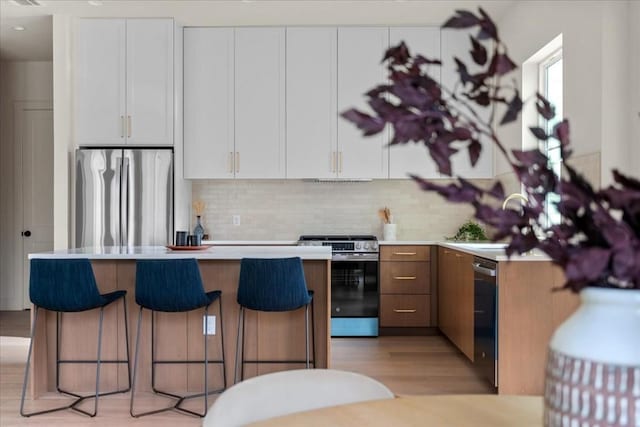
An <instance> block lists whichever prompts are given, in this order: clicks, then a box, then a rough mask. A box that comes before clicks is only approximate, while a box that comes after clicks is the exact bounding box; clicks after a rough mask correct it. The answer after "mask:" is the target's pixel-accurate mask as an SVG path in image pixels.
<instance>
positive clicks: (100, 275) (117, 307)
mask: <svg viewBox="0 0 640 427" xmlns="http://www.w3.org/2000/svg"><path fill="white" fill-rule="evenodd" d="M287 257H300V258H301V259H302V260H303V267H304V272H305V278H306V281H307V286H308V288H309V290H313V291H314V318H313V325H314V328H315V341H316V357H317V360H316V367H318V368H327V367H329V360H330V345H329V336H330V334H329V315H330V311H329V310H330V309H329V307H330V298H331V295H330V293H331V286H330V278H331V249H330V248H328V247H297V246H220V247H217V246H213V247H210V248H208V249H206V250H198V251H196V250H188V251H183V250H180V251H172V250H169V249H167V248H165V247H162V246H148V247H100V248H79V249H68V250H58V251H52V252H44V253H37V254H30V255H29V258H30V259H33V258H49V259H51V258H53V259H64V258H88V259H90V260H91V263H92V266H93V270H94V273H95V276H96V281H97V284H98V287H99V289H100V292H101V293H106V292H112V291H115V290H126V291H127V297H126V304H127V311H128V329H129V349H130V359H131V364H132V363H133V354H134V351H135V348H134V343H135V338H136V337H135V333H136V323H137V319H138V310H139V306H138V305H137V304H136V303H135V271H136V263H135V261H136V259H172V258H174V259H175V258H196V259H197V260H198V264H199V266H200V272H201V275H202V280H203V283H204V288H205V291H212V290H221V291H222V312H223V325H224V353H225V358H226V372H225V375H226V378H227V384H228V385H229V386H230V385H231V384H232V383H233V372H234V362H235V351H236V334H237V331H238V312H239V307H238V304H237V302H236V295H237V287H238V278H239V273H240V260H241V259H242V258H287ZM121 304H122V303H121V302H118V303H117V304H112V305H110V306H108V307H107V308H106V309H105V317H104V321H105V326H104V332H103V359H123V358H124V357H125V356H126V347H125V346H124V344H123V340H122V339H121V337H122V334H124V333H125V327H124V322H123V317H122V305H121ZM43 314H44V315H43ZM209 314H216V315H217V304H213V305H212V306H211V309H210V313H209ZM150 316H151V312H150V311H148V310H145V311H144V315H143V323H142V329H141V330H142V335H141V339H140V354H139V363H140V368H139V371H138V378H137V384H139V388H138V389H139V390H149V389H150V384H151V343H150V337H151V322H150V319H151V317H150ZM303 319H304V309H300V310H296V311H294V312H284V313H261V312H253V311H250V310H249V311H247V316H246V331H245V332H246V337H247V338H246V348H245V354H246V357H247V358H248V359H256V358H257V359H268V360H278V359H292V358H293V359H297V360H302V359H304V354H305V352H304V321H303ZM38 323H39V324H38V329H37V334H36V336H35V337H34V343H33V359H32V369H33V370H32V374H31V375H30V380H31V387H32V393H33V396H35V397H37V396H39V395H41V394H43V393H46V392H49V391H54V390H55V384H56V377H55V375H56V366H55V361H56V348H55V342H56V341H55V334H56V316H55V313H53V312H47V311H44V312H42V313H41V314H40V316H39V318H38ZM216 323H217V325H216V326H217V327H219V323H218V322H216ZM216 329H217V328H216ZM97 331H98V315H97V312H93V311H90V312H81V313H65V314H64V315H63V318H62V322H61V334H62V339H63V344H62V346H61V347H62V348H61V350H60V351H61V357H63V358H74V359H94V358H95V352H96V348H97V335H98V334H97ZM156 333H157V335H156V346H157V348H156V351H157V357H158V358H160V359H185V358H189V359H202V357H203V350H204V349H203V339H202V336H203V311H202V310H194V311H191V312H188V313H157V317H156ZM220 344H221V343H220V334H219V333H217V334H216V335H214V336H211V337H210V338H209V342H208V345H209V349H208V351H209V355H210V358H219V357H220V354H221V353H220V352H221V345H220ZM301 367H302V366H301V365H300V364H277V365H276V364H274V365H267V364H262V365H259V367H256V365H251V364H247V365H246V366H245V377H247V378H248V377H251V376H254V375H257V374H262V373H267V372H271V371H275V370H281V369H295V368H301ZM203 373H204V370H203V368H202V365H199V364H194V365H191V366H189V365H182V364H181V365H164V366H161V367H159V368H158V374H157V386H158V387H160V388H165V389H171V390H175V391H193V392H195V391H199V390H201V389H202V386H203V381H204V378H203ZM220 375H221V369H219V368H217V367H216V366H215V365H212V366H211V367H210V369H209V381H210V384H219V383H220V378H221V377H220ZM211 381H215V383H211ZM126 382H127V370H126V367H125V366H117V365H114V364H103V365H102V367H101V379H100V383H101V385H100V387H101V389H104V390H108V389H115V388H122V387H123V386H126ZM60 383H61V384H63V385H64V386H66V387H67V388H68V389H72V390H78V391H90V390H91V388H92V384H94V383H95V365H89V364H88V365H77V364H74V365H66V366H65V365H63V366H62V367H61V369H60Z"/></svg>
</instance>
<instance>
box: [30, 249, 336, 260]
mask: <svg viewBox="0 0 640 427" xmlns="http://www.w3.org/2000/svg"><path fill="white" fill-rule="evenodd" d="M290 257H300V258H301V259H303V260H330V259H331V248H330V247H323V246H211V247H209V248H208V249H203V250H184V251H183V250H179V251H173V250H170V249H167V248H165V247H164V246H133V247H120V246H106V247H89V248H76V249H60V250H56V251H50V252H40V253H33V254H29V259H34V258H89V259H141V258H162V259H165V258H196V259H224V260H239V259H242V258H290Z"/></svg>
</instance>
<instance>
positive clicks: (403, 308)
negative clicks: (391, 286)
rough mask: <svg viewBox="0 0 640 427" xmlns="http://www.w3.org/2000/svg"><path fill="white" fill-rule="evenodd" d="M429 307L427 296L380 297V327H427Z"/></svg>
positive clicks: (429, 301)
mask: <svg viewBox="0 0 640 427" xmlns="http://www.w3.org/2000/svg"><path fill="white" fill-rule="evenodd" d="M430 307H431V297H430V296H429V295H380V326H381V327H393V326H395V327H398V326H399V327H403V326H406V327H411V326H413V327H421V326H422V327H424V326H429V324H430V319H431V308H430Z"/></svg>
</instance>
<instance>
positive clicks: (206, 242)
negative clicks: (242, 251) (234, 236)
mask: <svg viewBox="0 0 640 427" xmlns="http://www.w3.org/2000/svg"><path fill="white" fill-rule="evenodd" d="M202 244H203V245H222V246H295V245H297V244H298V241H297V240H203V241H202Z"/></svg>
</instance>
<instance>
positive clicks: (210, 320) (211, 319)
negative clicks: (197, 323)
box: [202, 316, 216, 335]
mask: <svg viewBox="0 0 640 427" xmlns="http://www.w3.org/2000/svg"><path fill="white" fill-rule="evenodd" d="M202 334H203V335H215V334H216V316H202Z"/></svg>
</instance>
